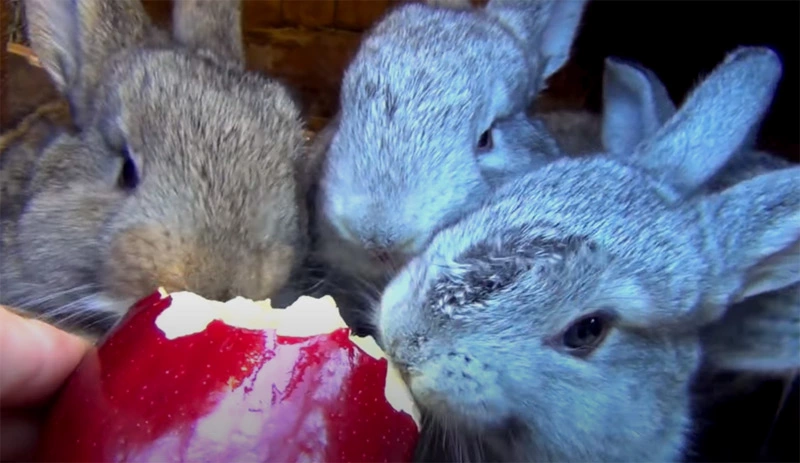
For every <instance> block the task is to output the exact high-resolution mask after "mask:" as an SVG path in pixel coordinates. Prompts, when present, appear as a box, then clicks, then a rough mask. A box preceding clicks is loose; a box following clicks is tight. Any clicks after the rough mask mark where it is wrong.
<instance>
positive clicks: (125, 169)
mask: <svg viewBox="0 0 800 463" xmlns="http://www.w3.org/2000/svg"><path fill="white" fill-rule="evenodd" d="M122 159H123V162H122V168H121V169H120V171H119V178H118V179H117V183H118V184H119V187H120V188H123V189H126V190H132V189H134V188H136V186H137V185H139V172H138V171H137V170H136V164H135V163H134V162H133V159H132V158H131V155H130V153H129V152H128V148H127V147H125V148H123V149H122Z"/></svg>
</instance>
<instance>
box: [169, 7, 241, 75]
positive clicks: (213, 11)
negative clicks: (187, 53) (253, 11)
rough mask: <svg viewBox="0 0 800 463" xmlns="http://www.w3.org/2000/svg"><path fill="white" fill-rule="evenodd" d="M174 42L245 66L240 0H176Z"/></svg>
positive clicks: (173, 21) (173, 17)
mask: <svg viewBox="0 0 800 463" xmlns="http://www.w3.org/2000/svg"><path fill="white" fill-rule="evenodd" d="M172 33H173V35H174V37H175V40H177V41H178V42H180V43H182V44H183V45H186V46H188V47H190V48H194V49H205V50H209V51H211V52H212V53H214V54H215V55H217V56H219V57H220V58H225V59H229V60H230V59H232V60H234V61H235V62H237V63H240V64H242V65H244V62H245V54H244V44H243V41H242V4H241V0H175V3H174V5H173V12H172Z"/></svg>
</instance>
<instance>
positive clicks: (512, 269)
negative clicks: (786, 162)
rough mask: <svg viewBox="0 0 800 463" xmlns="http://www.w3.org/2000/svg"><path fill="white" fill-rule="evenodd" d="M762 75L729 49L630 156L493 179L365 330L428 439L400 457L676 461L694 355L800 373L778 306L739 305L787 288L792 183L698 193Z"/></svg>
mask: <svg viewBox="0 0 800 463" xmlns="http://www.w3.org/2000/svg"><path fill="white" fill-rule="evenodd" d="M781 74H782V64H781V62H780V59H779V58H778V56H777V54H775V53H774V52H773V51H772V50H770V49H767V48H762V47H740V48H738V49H736V50H734V51H732V52H730V53H729V54H728V55H727V56H726V58H725V59H724V60H723V62H721V63H720V64H719V65H718V66H717V68H716V69H715V70H714V71H712V72H711V73H710V74H709V75H708V76H707V77H706V78H705V79H704V80H703V81H702V82H701V83H700V84H699V85H698V86H697V87H696V88H695V89H693V91H692V92H691V93H690V94H689V96H688V97H687V98H686V100H685V101H684V103H683V104H682V105H681V107H680V108H679V109H678V110H677V111H676V112H675V113H674V114H673V115H672V116H671V117H669V118H668V119H667V120H666V122H665V123H664V124H661V125H660V127H659V128H658V129H657V130H656V131H655V132H654V133H652V134H651V135H650V136H648V137H647V138H646V139H643V140H642V141H641V142H640V143H637V144H636V146H635V148H634V149H632V150H631V151H627V152H620V153H615V152H613V151H608V152H607V153H599V154H597V155H593V156H587V157H578V158H562V159H559V160H557V161H555V162H553V163H550V164H548V165H546V166H544V167H543V168H541V169H539V170H535V171H532V172H529V173H527V174H525V175H524V176H522V177H519V178H517V179H514V180H512V181H510V182H508V183H507V184H505V185H503V186H502V187H501V188H499V189H498V191H497V192H496V193H495V194H494V195H493V196H492V197H491V198H490V199H489V200H487V201H486V202H485V203H484V205H482V206H481V207H480V208H478V209H477V210H475V211H473V212H472V213H470V214H468V215H467V216H466V217H465V218H463V219H462V220H460V221H459V222H457V223H456V224H454V225H452V226H450V227H448V228H446V229H443V230H441V231H440V232H439V233H437V234H436V236H435V237H434V238H433V239H432V240H431V242H430V244H429V246H428V247H427V248H426V250H425V251H424V252H423V253H421V254H420V255H419V256H418V257H415V258H414V259H412V260H411V261H410V262H409V264H408V265H407V266H406V267H405V268H404V269H403V270H402V271H401V272H400V273H399V274H398V275H397V276H396V277H395V278H394V279H393V280H392V281H391V282H390V283H389V285H388V286H387V288H386V290H385V292H384V294H383V296H382V299H381V304H380V307H379V309H378V310H377V311H376V313H375V320H374V323H376V325H377V327H378V336H377V338H378V341H379V343H380V345H381V346H382V347H383V348H384V349H385V350H386V352H387V354H388V356H389V358H390V359H391V360H392V362H393V363H394V364H396V365H397V366H399V367H400V368H401V370H402V371H403V372H404V375H405V378H406V380H407V382H408V384H409V387H410V389H411V391H412V394H413V395H414V396H415V398H416V399H417V401H418V403H419V404H420V406H421V407H422V409H423V410H424V413H425V415H426V420H427V422H428V423H429V424H433V425H431V426H426V429H425V437H423V439H422V441H421V445H420V448H419V454H418V459H419V460H421V461H446V460H448V459H449V460H450V461H466V460H470V459H476V460H488V461H539V462H548V461H564V462H567V461H678V460H679V459H680V458H681V457H682V455H683V453H684V452H685V451H687V450H688V449H689V448H690V447H691V439H690V435H691V432H692V430H693V422H692V408H691V398H690V394H689V388H690V384H691V383H692V380H693V378H694V377H695V374H696V373H697V371H698V369H699V368H700V362H701V360H703V358H704V355H706V354H709V353H711V354H712V360H715V361H719V362H722V363H726V364H727V365H728V366H729V367H730V366H735V367H738V368H740V369H743V370H756V371H759V372H762V373H764V372H783V371H785V370H787V369H796V368H799V367H800V356H798V355H797V353H798V346H800V344H799V343H800V323H799V322H800V310H799V309H798V307H797V306H796V305H793V304H785V303H780V301H778V302H777V303H774V304H768V305H761V306H759V307H756V310H752V311H748V310H747V309H746V308H745V306H744V305H743V304H742V303H743V302H745V303H746V302H747V301H751V300H753V299H752V298H754V297H756V296H764V297H768V295H770V294H772V295H778V296H780V295H782V294H784V293H783V292H782V291H781V290H787V289H788V288H793V287H794V288H797V285H798V282H800V268H798V266H797V264H796V263H797V259H798V257H800V255H798V254H800V246H799V244H800V182H797V178H798V175H800V167H787V168H783V169H777V170H768V171H764V172H763V173H760V174H757V175H754V176H751V177H750V178H748V179H745V180H742V181H739V182H737V183H734V184H732V185H731V186H729V187H728V188H725V189H722V190H719V191H715V192H706V193H703V192H702V191H701V190H702V188H703V186H704V185H706V184H707V183H708V182H709V181H710V180H711V178H712V177H713V176H714V175H716V174H717V173H718V172H719V171H720V170H721V169H723V168H724V166H725V165H726V163H727V162H728V161H729V159H731V157H733V156H735V155H737V153H738V152H740V151H741V150H742V147H743V146H746V144H747V143H748V137H749V133H751V132H752V130H753V128H754V127H757V125H758V124H759V122H760V121H761V119H762V118H763V116H764V114H765V112H766V111H767V109H768V107H769V105H770V103H771V99H772V98H773V95H774V92H775V88H776V86H777V83H778V81H779V79H780V77H781ZM791 263H794V264H793V265H792V264H791ZM744 360H746V361H744ZM437 433H443V434H437ZM436 439H439V440H436Z"/></svg>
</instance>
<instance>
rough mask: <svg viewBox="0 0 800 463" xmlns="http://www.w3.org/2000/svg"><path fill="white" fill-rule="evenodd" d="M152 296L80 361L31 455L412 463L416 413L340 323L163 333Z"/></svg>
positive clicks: (216, 325)
mask: <svg viewBox="0 0 800 463" xmlns="http://www.w3.org/2000/svg"><path fill="white" fill-rule="evenodd" d="M170 302H171V298H170V297H169V296H166V297H162V296H161V295H160V294H158V293H156V294H154V295H151V296H150V297H148V298H146V299H144V300H142V301H140V302H139V303H137V304H136V305H135V306H134V307H133V308H132V309H131V311H130V313H129V315H128V316H127V318H126V319H125V320H124V321H123V322H122V323H121V324H120V325H119V326H118V327H117V328H116V329H115V330H114V331H113V332H112V333H111V334H110V335H109V336H108V337H107V338H106V339H105V340H104V341H103V342H102V343H101V344H100V346H99V348H95V349H93V350H92V351H91V352H89V353H88V354H87V355H86V357H85V358H84V359H83V361H82V362H81V364H80V365H79V366H78V368H77V369H76V371H75V372H74V373H73V375H72V376H71V378H70V379H69V380H68V382H67V384H66V385H65V387H64V388H63V389H62V391H61V393H60V395H59V396H58V398H57V399H56V402H55V403H54V407H53V409H52V410H51V412H50V415H49V416H48V420H47V422H46V425H45V428H44V433H43V436H42V441H41V443H40V451H41V453H40V455H39V460H40V461H58V462H67V461H80V462H138V461H141V462H159V463H167V462H179V461H209V462H211V461H213V462H236V463H244V462H294V461H313V462H377V461H397V462H410V461H411V459H412V456H413V451H414V447H415V445H416V443H417V439H418V431H417V426H416V424H415V422H414V420H413V418H412V417H411V416H410V415H408V414H406V413H403V412H400V411H396V410H395V409H394V408H392V406H391V405H390V404H389V403H388V402H387V401H386V399H385V396H384V385H385V378H386V371H387V368H388V364H387V361H386V360H385V359H380V360H378V359H375V358H374V357H371V356H370V355H369V354H367V353H365V352H363V351H362V350H361V349H359V348H358V347H357V346H356V345H355V344H353V343H352V342H351V341H350V340H349V338H348V336H349V331H348V330H347V329H339V330H337V331H335V332H333V333H331V334H327V335H318V336H313V337H308V338H290V337H283V336H277V335H276V333H275V332H274V330H264V331H257V330H247V329H240V328H235V327H231V326H228V325H226V324H224V323H222V322H220V321H215V322H212V323H211V324H210V325H209V326H208V328H207V329H206V330H205V331H202V332H200V333H196V334H192V335H188V336H184V337H179V338H177V339H174V340H169V339H167V338H166V337H165V336H164V335H163V333H162V332H161V330H160V329H159V328H158V327H157V326H156V325H155V320H156V317H158V315H159V314H160V313H161V312H162V311H163V310H164V309H166V308H167V307H169V305H170Z"/></svg>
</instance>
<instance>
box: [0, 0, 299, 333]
mask: <svg viewBox="0 0 800 463" xmlns="http://www.w3.org/2000/svg"><path fill="white" fill-rule="evenodd" d="M174 8H175V9H174V14H173V18H174V27H173V29H174V31H173V34H169V33H167V32H166V31H162V30H159V29H158V28H156V27H155V26H154V25H152V24H151V22H150V20H149V18H148V16H147V14H146V12H145V10H144V9H143V7H142V5H141V3H140V2H139V0H118V1H114V2H107V1H105V0H74V1H73V0H27V1H26V3H25V11H26V14H27V24H28V25H29V28H30V29H29V32H30V37H31V41H32V46H33V49H34V51H35V52H36V54H37V55H38V57H39V58H40V60H41V62H42V64H43V67H44V68H45V69H46V71H47V72H48V73H49V75H50V77H51V78H52V80H53V82H54V83H55V84H56V87H57V88H58V90H59V91H60V92H61V93H62V94H63V95H64V96H65V97H66V99H67V100H68V102H69V114H70V118H69V119H70V120H71V121H72V122H73V123H74V126H75V128H76V129H75V130H67V129H66V128H64V126H63V125H62V126H60V127H59V126H56V125H53V124H49V125H48V120H50V119H52V118H43V117H39V118H38V120H37V116H36V115H34V116H32V117H31V118H30V119H29V120H26V124H27V126H26V127H27V128H23V129H24V130H21V131H20V130H16V131H13V132H11V133H9V134H8V135H4V138H3V139H2V141H0V146H2V148H3V149H2V153H0V175H2V197H0V218H1V220H0V227H2V228H0V238H1V239H0V243H2V244H1V246H2V249H0V254H1V255H2V259H0V288H2V292H1V295H0V302H1V303H2V304H5V305H11V306H16V307H17V308H19V309H21V310H24V311H26V312H28V313H30V314H31V315H32V316H36V317H40V318H42V319H45V320H47V321H50V322H52V323H54V324H56V325H58V326H61V327H63V328H65V329H81V330H86V331H87V332H90V333H97V334H98V335H102V334H103V333H104V332H105V331H106V330H107V329H108V328H109V327H110V326H112V325H113V324H114V323H115V322H116V321H118V320H119V319H120V316H121V315H123V314H124V313H125V311H126V309H127V308H128V307H129V305H130V304H131V303H132V302H134V301H135V300H137V299H139V298H141V297H144V296H146V295H147V294H149V293H150V292H152V291H154V290H155V289H156V288H157V287H158V286H163V287H164V288H166V289H167V290H169V291H176V290H190V291H194V292H196V293H198V294H200V295H203V296H205V297H209V298H214V299H224V298H227V297H234V296H238V295H241V296H245V297H248V298H252V299H264V298H267V297H270V296H272V295H274V294H275V293H276V292H278V291H279V290H280V288H282V287H283V286H284V284H285V283H286V281H287V279H288V278H289V275H290V274H291V273H292V272H293V271H294V269H295V268H296V267H297V266H298V264H299V263H300V262H301V260H302V259H303V258H304V257H305V255H306V252H307V247H308V237H307V225H306V223H307V220H308V219H307V211H306V208H305V206H304V203H303V202H302V199H303V196H304V192H303V191H302V187H301V186H302V185H305V184H306V183H307V179H305V175H306V174H307V172H309V171H310V170H309V164H308V163H307V162H306V161H307V160H306V159H305V158H304V151H303V150H302V149H301V147H302V145H303V143H304V139H303V127H304V126H303V122H302V121H301V120H300V113H299V109H298V106H297V105H296V103H295V102H294V101H293V100H292V99H291V98H290V96H289V93H288V91H287V90H286V89H285V88H284V87H283V86H282V85H280V84H278V83H277V82H276V81H273V80H271V79H270V78H267V77H265V76H263V75H261V74H258V73H255V72H250V71H247V70H246V69H245V63H244V58H243V56H244V55H243V51H242V50H243V47H242V43H241V40H242V38H241V35H240V32H241V31H240V26H239V21H240V17H241V13H240V8H241V6H240V3H239V2H238V1H227V2H219V1H213V0H178V1H177V2H175V7H174ZM26 137H30V138H26Z"/></svg>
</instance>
